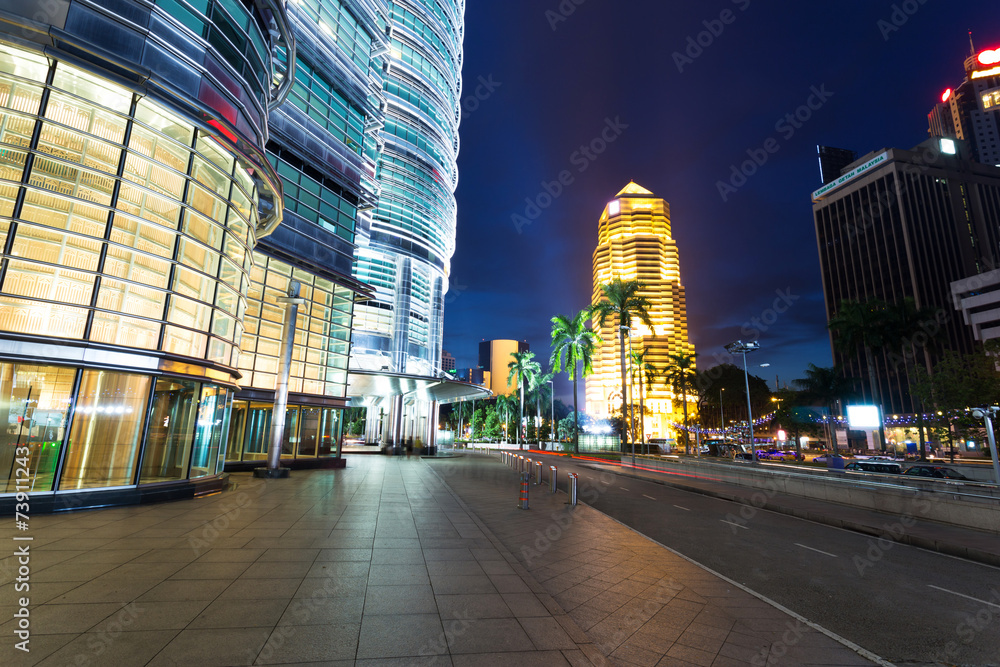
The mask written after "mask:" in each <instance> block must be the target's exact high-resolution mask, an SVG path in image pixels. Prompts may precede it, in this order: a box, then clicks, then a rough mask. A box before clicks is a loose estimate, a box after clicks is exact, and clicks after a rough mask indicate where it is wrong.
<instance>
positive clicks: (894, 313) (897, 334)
mask: <svg viewBox="0 0 1000 667" xmlns="http://www.w3.org/2000/svg"><path fill="white" fill-rule="evenodd" d="M889 317H890V323H889V342H890V344H892V347H894V348H895V349H896V350H899V352H900V354H901V356H902V362H903V369H904V371H905V373H906V384H907V385H908V386H909V385H912V383H913V376H912V375H911V374H910V358H911V357H912V358H913V360H914V361H916V358H917V347H924V348H925V360H924V368H929V360H928V359H927V357H926V343H924V344H922V345H918V344H917V336H916V334H918V333H921V331H923V332H924V335H925V336H926V338H927V339H930V338H932V337H933V336H934V335H935V334H936V333H938V332H940V328H939V327H937V326H934V327H928V326H927V324H928V323H933V324H935V325H936V324H937V314H936V313H935V312H934V311H933V310H932V309H930V308H918V307H917V302H916V300H915V299H914V298H913V297H910V296H908V297H905V298H904V299H903V300H902V301H900V302H898V303H896V304H893V305H892V306H890V307H889ZM907 348H909V349H907ZM918 366H919V365H918ZM910 395H911V397H912V398H913V399H915V405H914V406H913V408H914V411H915V412H916V413H917V431H918V432H919V434H920V437H919V440H920V460H921V461H926V460H927V441H926V436H925V434H924V407H925V405H924V402H923V401H921V400H920V399H919V397H917V396H916V394H914V393H911V394H910Z"/></svg>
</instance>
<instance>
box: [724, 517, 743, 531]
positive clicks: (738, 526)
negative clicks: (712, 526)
mask: <svg viewBox="0 0 1000 667" xmlns="http://www.w3.org/2000/svg"><path fill="white" fill-rule="evenodd" d="M719 521H721V522H722V523H728V524H729V525H730V526H735V527H737V528H742V529H743V530H750V529H749V528H747V527H746V526H741V525H740V524H738V523H733V522H732V521H726V520H725V519H719Z"/></svg>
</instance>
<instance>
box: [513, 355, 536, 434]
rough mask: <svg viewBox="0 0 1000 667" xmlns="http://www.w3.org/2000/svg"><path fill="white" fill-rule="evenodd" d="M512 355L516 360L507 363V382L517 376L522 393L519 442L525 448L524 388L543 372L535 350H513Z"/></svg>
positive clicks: (518, 426)
mask: <svg viewBox="0 0 1000 667" xmlns="http://www.w3.org/2000/svg"><path fill="white" fill-rule="evenodd" d="M510 356H511V357H513V358H514V360H513V361H512V362H510V363H509V364H507V368H508V369H509V370H508V373H507V384H508V385H509V384H511V383H512V382H513V381H514V377H515V376H516V377H517V386H518V389H519V391H520V394H521V418H520V419H519V420H518V422H517V443H518V445H519V446H520V448H521V449H524V443H522V442H521V424H522V423H523V422H524V388H525V386H531V384H532V383H533V382H534V381H535V376H536V375H538V374H539V373H541V372H542V367H541V366H539V365H538V362H537V361H535V360H534V359H535V353H534V352H527V351H525V352H511V354H510Z"/></svg>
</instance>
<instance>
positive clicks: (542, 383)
mask: <svg viewBox="0 0 1000 667" xmlns="http://www.w3.org/2000/svg"><path fill="white" fill-rule="evenodd" d="M554 375H555V373H552V372H548V373H545V374H541V373H539V374H537V375H535V379H534V382H533V383H532V385H531V392H530V393H531V396H532V397H533V398H534V399H535V422H536V424H537V426H536V428H535V434H536V437H537V438H538V442H539V443H541V442H542V436H541V434H540V433H539V432H538V429H539V428H541V425H542V422H543V421H544V420H543V419H542V401H543V400H545V399H546V398H548V396H549V391H550V385H549V381H550V380H552V377H553V376H554ZM542 449H544V447H542Z"/></svg>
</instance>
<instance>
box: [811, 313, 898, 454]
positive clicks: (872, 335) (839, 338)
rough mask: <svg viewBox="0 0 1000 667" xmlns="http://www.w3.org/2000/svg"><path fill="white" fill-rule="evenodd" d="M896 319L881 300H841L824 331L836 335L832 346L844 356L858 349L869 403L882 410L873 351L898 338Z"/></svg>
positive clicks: (882, 433) (882, 437) (882, 445)
mask: <svg viewBox="0 0 1000 667" xmlns="http://www.w3.org/2000/svg"><path fill="white" fill-rule="evenodd" d="M896 324H897V319H896V317H895V315H894V314H893V312H892V309H891V307H890V306H889V304H887V303H886V302H885V301H882V300H881V299H870V300H868V301H851V300H849V299H844V300H843V301H841V302H840V305H839V306H838V307H837V313H836V315H834V316H833V317H832V318H830V321H829V323H828V324H827V327H828V328H829V329H830V331H832V332H834V333H835V334H836V338H835V339H834V345H836V347H837V349H838V350H840V352H841V353H843V354H848V355H850V354H856V353H857V351H858V350H859V349H860V350H861V351H862V352H863V353H864V356H865V365H866V366H868V388H869V391H871V396H872V400H873V401H874V402H875V404H876V405H878V406H879V410H882V405H883V401H882V396H881V392H880V391H879V387H878V383H877V382H876V381H875V355H874V354H873V353H872V350H873V349H875V348H882V347H887V346H891V344H892V343H893V342H894V341H895V339H896V338H897V334H896V333H895V332H896V330H897V329H898V328H897V326H896ZM879 440H880V441H881V442H880V448H881V450H882V451H883V452H884V451H885V427H884V426H882V425H881V420H880V426H879Z"/></svg>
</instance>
